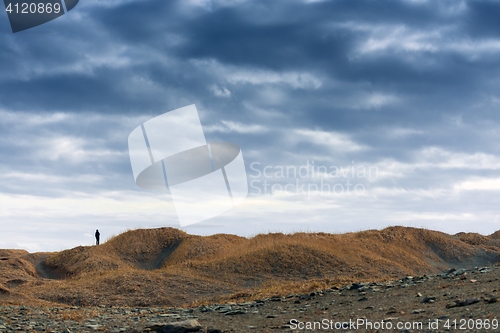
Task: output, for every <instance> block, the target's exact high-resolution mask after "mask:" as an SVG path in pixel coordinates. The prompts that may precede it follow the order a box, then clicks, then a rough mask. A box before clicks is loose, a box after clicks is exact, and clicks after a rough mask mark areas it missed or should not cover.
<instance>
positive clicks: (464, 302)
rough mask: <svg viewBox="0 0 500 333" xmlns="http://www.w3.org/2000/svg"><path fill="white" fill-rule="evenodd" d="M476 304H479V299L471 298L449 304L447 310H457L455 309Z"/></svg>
mask: <svg viewBox="0 0 500 333" xmlns="http://www.w3.org/2000/svg"><path fill="white" fill-rule="evenodd" d="M476 303H479V298H469V299H466V300H456V301H454V302H453V303H450V304H447V305H446V308H447V309H450V308H455V307H459V306H467V305H472V304H476Z"/></svg>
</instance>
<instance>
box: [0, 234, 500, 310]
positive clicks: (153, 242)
mask: <svg viewBox="0 0 500 333" xmlns="http://www.w3.org/2000/svg"><path fill="white" fill-rule="evenodd" d="M499 250H500V245H498V242H497V241H496V240H494V239H493V238H491V237H485V236H481V235H478V234H458V235H455V236H450V235H447V234H444V233H441V232H435V231H430V230H425V229H415V228H404V227H391V228H386V229H384V230H380V231H379V230H368V231H363V232H357V233H346V234H338V235H336V234H326V233H295V234H291V235H286V234H281V233H274V234H266V235H258V236H255V237H253V238H250V239H247V238H243V237H238V236H234V235H213V236H208V237H201V236H193V235H188V234H186V233H184V232H182V231H180V230H177V229H173V228H159V229H141V230H133V231H127V232H125V233H123V234H120V235H118V236H116V237H113V238H111V239H110V240H109V241H107V242H106V243H105V244H102V245H100V246H91V247H81V246H80V247H76V248H74V249H71V250H66V251H62V252H59V253H52V254H48V253H46V254H28V253H27V252H25V251H24V252H22V251H21V252H5V251H4V250H0V258H2V257H3V258H4V259H5V260H0V265H3V266H2V267H3V268H5V269H4V270H2V272H3V273H1V274H2V275H0V297H1V298H0V302H6V300H8V301H9V302H12V293H13V292H14V293H17V294H16V295H18V297H23V295H25V298H24V299H25V300H27V301H38V300H40V301H48V302H55V303H62V304H71V305H98V304H107V305H121V306H127V305H128V306H147V305H164V306H177V305H181V304H194V303H193V302H195V303H202V302H212V301H216V300H217V299H221V298H225V299H227V300H240V299H249V298H250V299H251V298H260V297H264V296H273V295H277V294H280V295H283V294H288V293H297V292H310V291H315V290H318V289H323V288H326V287H331V286H332V285H334V284H335V285H340V284H345V283H350V282H359V281H374V280H388V279H391V278H396V277H401V276H405V275H419V274H425V273H432V272H437V271H441V270H444V269H447V268H449V267H451V266H466V265H469V266H476V265H484V264H488V263H491V262H495V261H497V260H498V252H499ZM2 251H4V252H2ZM35 265H38V269H39V270H43V273H44V274H45V275H48V276H51V277H57V278H59V279H58V280H47V279H40V278H38V277H37V276H38V275H37V273H36V270H35ZM16 281H17V282H16ZM21 286H22V287H21ZM2 290H4V291H3V294H4V296H1V295H2ZM21 290H22V292H21Z"/></svg>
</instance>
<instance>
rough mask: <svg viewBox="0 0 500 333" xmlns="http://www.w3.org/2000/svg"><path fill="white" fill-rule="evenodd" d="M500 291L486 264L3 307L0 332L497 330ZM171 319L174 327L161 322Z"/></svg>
mask: <svg viewBox="0 0 500 333" xmlns="http://www.w3.org/2000/svg"><path fill="white" fill-rule="evenodd" d="M499 297H500V267H499V266H489V267H482V268H474V269H470V270H466V269H458V270H455V269H451V270H449V271H447V272H444V273H441V274H434V275H424V276H418V277H417V276H415V277H411V276H407V277H404V278H402V279H400V280H393V281H387V282H358V283H354V284H349V285H345V286H332V287H331V288H329V289H325V290H318V291H315V292H311V293H307V294H288V295H284V296H278V295H276V296H275V297H268V298H264V299H256V300H252V301H247V302H241V303H234V302H232V303H224V304H211V305H202V306H198V307H192V308H172V307H137V308H136V307H134V308H127V307H115V306H104V305H102V306H97V307H64V306H59V307H57V306H56V307H43V306H2V307H0V331H1V332H68V333H69V332H96V331H103V332H151V331H157V332H212V333H215V332H281V331H283V332H301V331H302V332H303V331H312V330H305V329H299V326H298V325H299V322H300V323H303V325H307V324H306V323H307V322H309V323H312V322H321V321H322V320H328V325H333V326H332V327H334V328H335V325H340V323H346V324H344V325H346V328H345V329H336V330H331V331H338V332H356V331H359V332H383V331H384V330H383V329H375V327H377V326H376V325H377V324H378V325H384V327H387V326H388V325H393V329H391V330H392V331H396V332H449V331H452V332H453V331H457V332H500V324H498V320H500V302H499ZM361 320H365V323H364V324H361V322H360V321H361ZM436 320H437V324H436ZM349 321H351V322H352V323H357V324H360V325H359V326H353V325H351V326H350V327H349V325H348V323H349ZM366 321H369V322H371V325H373V326H372V327H373V328H374V329H369V328H370V326H367V325H369V324H366ZM429 321H431V322H432V324H433V325H438V327H437V329H435V327H432V329H431V328H429ZM175 322H180V324H181V325H180V327H178V326H174V325H167V323H175ZM419 323H422V326H421V327H420V326H418V325H419ZM447 323H448V325H449V327H446V326H447ZM398 324H399V325H408V326H407V328H403V329H397V328H396V327H397V325H398ZM312 325H313V324H312ZM454 325H456V329H455V326H454ZM461 326H463V329H460V328H461ZM485 327H488V328H485Z"/></svg>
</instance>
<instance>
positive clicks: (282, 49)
mask: <svg viewBox="0 0 500 333" xmlns="http://www.w3.org/2000/svg"><path fill="white" fill-rule="evenodd" d="M499 17H500V3H499V2H497V1H458V0H450V1H447V0H443V1H417V0H414V1H410V0H406V1H382V0H379V1H352V0H344V1H339V0H336V1H312V0H309V1H308V0H287V1H269V0H262V1H245V0H238V1H234V0H231V1H229V0H182V1H164V0H149V1H145V0H84V1H81V2H80V3H79V4H78V6H76V7H75V8H74V9H73V10H72V11H71V12H69V13H67V14H66V15H64V16H62V17H60V18H58V19H56V20H54V21H51V22H49V23H46V24H44V25H41V26H38V27H35V28H32V29H30V30H26V31H23V32H19V33H16V34H13V33H12V32H11V30H10V26H9V22H8V19H7V15H6V14H1V15H0V228H1V234H0V248H25V249H27V250H29V251H32V252H34V251H52V250H61V249H65V248H70V247H74V246H78V245H90V244H92V243H93V242H94V239H93V232H94V231H95V229H97V228H98V229H99V230H100V231H101V235H102V236H101V237H102V238H103V239H104V240H105V239H107V238H108V237H110V236H112V235H116V234H118V233H120V232H123V231H125V230H127V229H134V228H149V227H161V226H172V227H179V222H178V220H177V216H176V212H175V209H174V206H173V204H172V201H171V199H170V198H169V197H168V194H166V193H164V192H155V191H148V190H144V189H141V188H140V187H138V186H137V185H136V184H135V182H134V178H133V175H132V170H131V166H130V160H129V155H128V147H127V138H128V135H129V134H130V132H131V131H132V130H133V129H134V128H136V127H137V126H139V125H140V124H141V123H143V122H145V121H147V120H148V119H151V118H153V117H155V116H158V115H160V114H162V113H165V112H167V111H170V110H174V109H177V108H180V107H183V106H187V105H190V104H196V106H197V108H198V113H199V116H200V118H201V123H202V125H203V128H204V131H205V136H206V139H207V140H208V141H227V142H233V143H236V144H238V145H239V146H240V147H241V150H242V153H243V157H244V159H245V163H246V169H247V176H248V183H249V192H250V194H249V196H248V198H247V199H246V201H245V202H244V203H243V204H241V205H240V206H239V207H238V208H235V209H233V210H231V211H229V212H227V213H225V214H223V215H221V216H218V217H216V218H213V219H210V220H207V221H204V222H202V223H198V224H194V225H191V226H189V227H186V228H183V230H185V231H187V232H189V233H195V234H204V235H205V234H212V233H235V234H239V235H244V236H251V235H254V234H256V233H262V232H270V231H272V232H275V231H282V232H294V231H325V232H345V231H358V230H364V229H375V228H377V229H378V228H383V227H386V226H389V225H405V226H414V227H425V228H430V229H434V230H441V231H445V232H448V233H456V232H459V231H474V232H480V233H483V234H490V233H492V232H494V231H496V230H498V229H500V112H499V111H500V20H499V19H498V18H499ZM266 167H267V169H266V174H265V175H264V174H263V171H264V168H266ZM301 167H303V168H302V170H305V168H306V167H307V168H309V169H308V170H310V171H318V170H319V171H321V172H318V173H312V172H308V173H307V174H305V173H304V172H303V173H302V176H300V175H294V174H292V173H291V172H289V173H288V174H287V173H286V172H285V173H284V174H283V173H280V170H282V169H286V168H288V170H289V171H291V170H294V168H295V170H300V168H301ZM315 168H317V169H315ZM325 170H326V171H327V172H326V173H325ZM335 170H336V171H338V172H334V171H335ZM353 170H354V171H355V172H354V173H353ZM264 182H266V183H264ZM347 182H349V184H350V185H348V184H347ZM266 184H267V185H269V186H266ZM325 184H327V185H328V186H330V188H334V189H335V190H334V191H328V190H325V189H328V187H326V185H325ZM286 185H288V187H285V186H286ZM321 185H324V187H323V191H315V189H316V188H315V187H314V186H321ZM356 185H357V188H356V189H357V191H354V186H356ZM271 186H273V187H272V188H271ZM348 187H350V190H349V189H348ZM285 188H286V190H285ZM308 189H309V190H308Z"/></svg>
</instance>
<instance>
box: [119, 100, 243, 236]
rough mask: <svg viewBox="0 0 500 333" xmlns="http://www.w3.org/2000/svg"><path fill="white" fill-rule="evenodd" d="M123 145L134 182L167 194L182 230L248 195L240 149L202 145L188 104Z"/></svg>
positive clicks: (140, 130)
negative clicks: (126, 146)
mask: <svg viewBox="0 0 500 333" xmlns="http://www.w3.org/2000/svg"><path fill="white" fill-rule="evenodd" d="M128 147H129V155H130V163H131V165H132V172H133V174H134V180H135V182H136V184H137V185H138V186H140V187H142V188H146V189H162V190H165V189H166V190H169V191H170V194H171V196H172V199H173V202H174V206H175V210H176V212H177V216H178V218H179V223H180V225H181V226H182V227H183V226H187V225H190V224H194V223H198V222H201V221H204V220H206V219H209V218H212V217H215V216H218V215H220V214H222V213H224V212H226V211H228V210H230V209H231V208H233V207H234V206H236V205H238V204H239V203H241V202H242V201H243V200H244V199H245V198H246V196H247V195H248V183H247V176H246V169H245V163H244V160H243V155H242V153H241V149H240V147H239V146H238V145H236V144H233V143H227V142H211V143H207V141H206V139H205V133H204V132H203V128H202V126H201V122H200V118H199V116H198V111H197V110H196V106H195V105H194V104H193V105H189V106H186V107H183V108H180V109H176V110H173V111H170V112H167V113H164V114H162V115H160V116H157V117H155V118H153V119H150V120H148V121H146V122H145V123H144V124H142V125H140V126H138V127H137V128H135V129H134V130H133V131H132V133H130V135H129V137H128Z"/></svg>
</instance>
